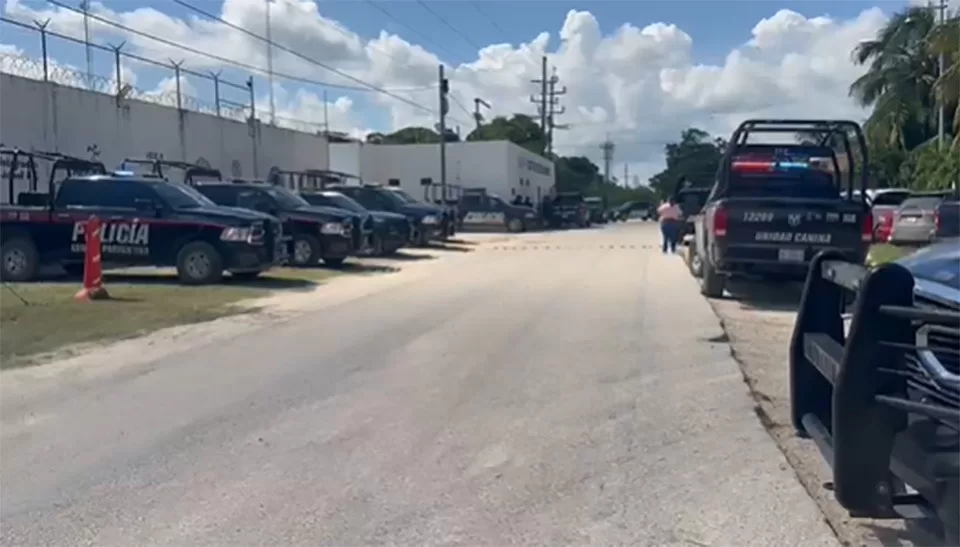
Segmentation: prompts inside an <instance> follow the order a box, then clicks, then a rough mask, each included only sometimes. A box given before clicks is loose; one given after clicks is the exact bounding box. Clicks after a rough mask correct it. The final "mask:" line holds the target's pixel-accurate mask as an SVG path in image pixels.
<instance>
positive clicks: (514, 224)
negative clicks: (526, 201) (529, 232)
mask: <svg viewBox="0 0 960 547" xmlns="http://www.w3.org/2000/svg"><path fill="white" fill-rule="evenodd" d="M507 231H508V232H510V233H512V234H517V233H520V232H523V231H524V229H523V221H522V220H520V219H519V218H512V219H510V222H508V223H507Z"/></svg>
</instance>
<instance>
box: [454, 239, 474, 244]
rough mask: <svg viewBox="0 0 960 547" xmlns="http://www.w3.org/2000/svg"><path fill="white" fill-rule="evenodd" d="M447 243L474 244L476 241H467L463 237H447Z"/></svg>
mask: <svg viewBox="0 0 960 547" xmlns="http://www.w3.org/2000/svg"><path fill="white" fill-rule="evenodd" d="M447 243H449V244H451V245H476V244H477V242H476V241H467V240H465V239H448V240H447Z"/></svg>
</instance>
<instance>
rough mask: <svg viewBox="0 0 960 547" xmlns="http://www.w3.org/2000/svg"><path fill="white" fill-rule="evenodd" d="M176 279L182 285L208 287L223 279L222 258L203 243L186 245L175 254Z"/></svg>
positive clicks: (216, 251) (212, 248)
mask: <svg viewBox="0 0 960 547" xmlns="http://www.w3.org/2000/svg"><path fill="white" fill-rule="evenodd" d="M177 277H178V278H179V279H180V282H181V283H183V284H184V285H210V284H213V283H219V282H220V280H221V279H223V257H222V256H220V251H218V250H217V249H216V247H214V246H213V245H211V244H209V243H207V242H205V241H194V242H192V243H187V244H186V245H184V246H183V247H181V248H180V252H178V253H177Z"/></svg>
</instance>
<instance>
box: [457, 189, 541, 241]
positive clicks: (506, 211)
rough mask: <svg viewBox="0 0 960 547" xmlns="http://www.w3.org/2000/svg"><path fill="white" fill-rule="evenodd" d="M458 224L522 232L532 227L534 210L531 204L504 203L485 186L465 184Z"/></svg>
mask: <svg viewBox="0 0 960 547" xmlns="http://www.w3.org/2000/svg"><path fill="white" fill-rule="evenodd" d="M457 210H458V212H459V215H460V217H459V224H460V228H461V229H463V230H473V231H486V230H506V231H508V232H514V233H517V232H525V231H527V230H529V229H531V228H533V227H535V226H536V225H537V224H538V222H537V220H538V219H537V213H536V212H535V211H534V210H533V208H531V207H526V206H524V205H514V204H512V203H507V202H506V201H504V200H503V199H502V198H500V197H499V196H496V195H493V194H488V193H487V190H486V189H485V188H464V189H463V194H462V196H461V198H460V206H459V207H458V209H457Z"/></svg>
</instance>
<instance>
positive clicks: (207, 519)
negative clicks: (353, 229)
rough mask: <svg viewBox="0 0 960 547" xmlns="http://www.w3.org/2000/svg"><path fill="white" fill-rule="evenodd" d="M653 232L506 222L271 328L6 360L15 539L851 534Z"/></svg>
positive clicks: (614, 539)
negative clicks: (106, 354)
mask: <svg viewBox="0 0 960 547" xmlns="http://www.w3.org/2000/svg"><path fill="white" fill-rule="evenodd" d="M656 236H657V234H656V232H655V229H654V227H653V226H652V225H650V224H643V223H631V224H627V225H617V226H614V227H608V228H605V229H595V230H587V231H576V232H564V233H556V234H545V235H540V234H528V235H524V236H522V237H519V238H516V239H514V240H511V241H508V242H500V243H485V244H483V245H477V246H476V247H475V248H476V250H475V251H474V252H470V253H451V256H449V257H446V258H442V259H437V260H434V261H431V262H432V263H430V264H425V265H423V266H420V267H418V268H416V269H412V270H411V273H407V272H399V273H395V274H391V275H390V276H389V277H391V278H393V279H394V281H391V282H390V283H389V284H379V285H377V284H376V283H371V286H377V287H378V288H376V289H370V290H369V291H368V292H366V293H357V294H356V295H355V296H352V297H350V298H349V299H345V300H344V301H340V302H337V303H336V304H335V305H331V306H329V307H327V308H326V309H324V310H322V311H317V312H311V313H308V314H306V315H303V316H302V317H300V318H299V319H297V320H294V321H288V322H284V323H280V324H276V325H268V326H266V327H264V328H262V329H261V330H259V331H257V333H256V335H249V334H247V335H243V336H240V337H237V338H234V339H231V340H228V341H222V340H220V341H217V342H215V343H211V344H207V345H201V346H200V347H197V348H193V349H190V350H184V351H183V352H181V353H179V354H176V355H173V356H170V357H166V358H163V359H161V360H159V361H155V362H151V363H148V364H143V365H131V366H129V367H126V368H119V369H118V370H117V372H116V373H112V374H110V375H109V376H104V377H101V378H97V379H96V380H95V381H89V382H85V383H76V382H73V383H68V382H63V383H62V385H60V384H58V383H57V382H58V378H57V377H56V376H50V377H45V378H44V377H39V378H38V379H36V380H35V381H36V382H43V383H44V386H43V389H42V390H34V391H32V392H31V393H34V392H35V393H36V396H29V397H28V396H18V394H16V393H12V392H11V390H12V389H13V388H12V387H9V386H10V385H13V384H9V383H3V382H0V388H2V389H3V391H2V395H3V398H2V404H3V406H2V408H0V410H2V412H0V419H2V428H0V434H2V438H0V439H2V442H0V488H2V500H0V518H2V522H0V543H2V544H3V545H31V546H33V545H69V546H76V545H86V544H95V545H119V546H130V545H138V546H147V545H178V546H186V545H204V546H209V545H271V546H278V545H304V546H306V545H309V546H316V545H373V544H394V545H424V544H454V545H456V544H459V545H508V544H528V545H529V544H551V545H557V544H578V545H588V544H589V545H617V544H630V545H758V546H769V545H783V546H787V545H836V544H837V543H836V540H835V539H834V536H833V535H832V533H831V532H830V530H829V528H828V527H827V526H826V525H825V524H824V522H823V520H822V516H821V515H820V513H819V511H818V510H817V509H816V507H815V505H814V503H813V502H812V501H811V500H810V499H809V498H808V497H807V495H806V493H805V492H804V490H803V489H802V487H801V486H800V485H799V483H798V482H797V481H796V479H795V476H794V473H793V470H792V469H791V468H790V467H789V466H788V465H787V463H786V461H785V460H784V459H783V457H782V455H781V453H780V452H779V451H778V449H777V448H776V446H775V444H774V443H773V441H772V440H771V439H770V437H769V436H768V435H767V433H766V432H765V431H764V430H763V428H762V427H761V426H760V424H759V421H758V419H757V417H756V415H755V413H754V409H753V403H752V401H751V399H750V398H749V396H748V394H747V388H746V386H745V385H744V383H743V379H742V376H741V375H740V373H739V371H738V368H737V366H736V364H735V363H734V362H733V360H732V359H731V357H730V355H729V348H728V346H727V344H726V343H725V341H724V337H723V335H722V331H721V329H720V327H719V325H718V322H717V319H716V317H715V316H714V315H713V313H712V312H711V309H710V307H709V306H708V304H707V303H706V302H705V301H704V300H703V299H702V298H701V297H700V296H699V294H698V292H697V289H696V284H695V281H694V280H693V279H692V278H691V277H690V276H689V275H688V274H687V273H685V270H684V266H683V264H682V261H681V259H680V257H679V256H664V255H662V254H661V253H660V252H659V250H658V249H656V248H655V246H656V243H657V242H656ZM404 276H407V277H404ZM370 279H373V278H370ZM327 290H331V291H335V290H337V284H336V283H334V284H331V285H330V286H329V287H328V288H327ZM118 320H122V318H118Z"/></svg>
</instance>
